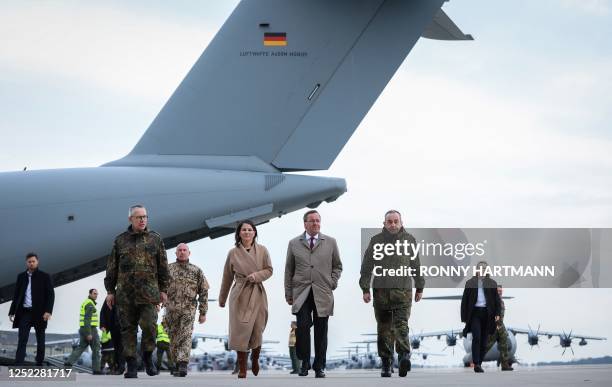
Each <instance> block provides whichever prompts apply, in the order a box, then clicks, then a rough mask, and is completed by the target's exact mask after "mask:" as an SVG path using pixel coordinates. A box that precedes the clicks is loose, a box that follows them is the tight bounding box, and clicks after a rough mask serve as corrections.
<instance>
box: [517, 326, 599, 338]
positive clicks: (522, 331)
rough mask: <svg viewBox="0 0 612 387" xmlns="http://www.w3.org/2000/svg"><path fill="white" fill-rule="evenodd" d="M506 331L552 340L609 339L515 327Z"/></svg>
mask: <svg viewBox="0 0 612 387" xmlns="http://www.w3.org/2000/svg"><path fill="white" fill-rule="evenodd" d="M506 329H507V330H508V331H510V332H512V333H514V334H525V335H528V334H537V335H538V336H547V337H548V338H551V337H553V336H557V337H567V336H570V337H572V338H575V339H585V340H607V338H605V337H599V336H587V335H581V334H578V333H574V332H571V331H570V332H551V331H540V330H538V331H534V330H532V329H525V328H515V327H506Z"/></svg>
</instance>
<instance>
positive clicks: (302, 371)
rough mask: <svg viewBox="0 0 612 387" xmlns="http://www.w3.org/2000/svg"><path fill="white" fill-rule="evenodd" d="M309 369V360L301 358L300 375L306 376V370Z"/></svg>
mask: <svg viewBox="0 0 612 387" xmlns="http://www.w3.org/2000/svg"><path fill="white" fill-rule="evenodd" d="M309 369H310V362H308V360H302V367H301V368H300V373H299V374H298V375H300V376H308V370H309Z"/></svg>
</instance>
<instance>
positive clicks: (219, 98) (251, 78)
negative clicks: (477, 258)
mask: <svg viewBox="0 0 612 387" xmlns="http://www.w3.org/2000/svg"><path fill="white" fill-rule="evenodd" d="M444 2H445V0H411V1H404V0H334V1H329V0H300V1H286V0H260V1H242V2H240V3H239V4H238V6H237V7H236V9H235V10H234V11H233V13H232V14H231V15H230V16H229V18H228V19H227V21H226V22H225V24H224V25H223V26H222V27H221V29H220V30H219V32H218V33H217V35H216V36H215V37H214V39H213V40H212V41H211V42H210V44H209V45H208V47H207V48H206V50H205V51H204V53H203V54H202V56H201V57H200V58H199V59H198V60H197V62H196V63H195V65H194V66H193V68H192V69H191V71H189V73H188V74H187V76H186V77H185V79H184V80H183V81H182V82H181V84H180V85H179V86H178V88H177V89H176V91H175V92H174V94H173V95H172V96H171V97H170V99H169V100H168V101H167V103H166V104H165V106H164V107H163V108H162V109H161V111H160V112H159V114H158V115H157V117H155V119H154V120H153V122H152V123H151V125H150V126H149V128H148V129H147V131H146V132H145V133H144V135H143V136H142V137H141V139H140V140H139V141H138V143H137V144H136V146H135V147H134V148H133V149H132V151H131V152H130V153H129V154H128V155H127V156H125V157H123V158H121V159H119V160H115V161H112V162H109V163H106V164H104V165H102V166H100V167H97V168H74V169H56V170H39V171H32V170H25V171H18V172H6V173H0V251H2V255H1V260H0V263H1V264H2V268H3V270H2V272H1V273H0V302H6V301H8V300H10V299H11V297H12V292H13V287H14V283H13V281H14V280H15V274H16V273H17V272H20V271H22V270H23V258H24V255H25V254H26V253H27V252H28V251H36V252H37V253H39V254H40V256H41V258H42V259H44V262H45V264H44V269H45V270H46V271H48V272H49V273H50V274H52V275H53V280H54V284H55V286H60V285H64V284H67V283H70V282H72V281H75V280H78V279H80V278H84V277H87V276H90V275H92V274H95V273H99V272H100V271H103V270H104V269H105V267H106V260H107V256H108V254H109V253H110V250H111V243H112V240H113V238H114V236H115V235H117V234H119V233H120V232H122V231H123V229H124V227H125V226H126V225H127V224H126V222H125V220H126V217H127V211H128V208H129V207H130V206H131V205H134V204H137V203H141V204H144V205H145V206H146V207H147V208H148V210H149V215H150V216H151V222H150V224H151V226H152V228H154V229H155V230H156V231H158V232H159V233H160V234H161V235H162V236H163V237H164V242H165V245H166V247H167V248H172V247H175V246H176V245H177V244H178V243H180V242H191V241H195V240H198V239H202V238H205V237H210V238H217V237H220V236H223V235H227V234H230V233H232V232H233V227H234V226H235V224H236V222H237V221H239V220H241V219H244V218H249V219H251V220H253V221H254V222H255V223H256V224H262V223H265V222H268V221H269V220H271V219H273V218H276V217H280V216H283V215H285V214H288V213H290V212H292V211H297V210H300V209H302V208H304V207H309V208H315V207H317V206H318V205H319V204H320V203H322V202H333V201H334V200H336V199H337V198H338V197H339V196H340V195H342V194H343V193H344V192H346V182H345V181H344V179H340V178H325V177H317V176H305V175H297V174H290V173H289V172H298V171H315V170H325V169H328V168H329V167H330V165H331V164H332V162H333V161H334V160H335V158H336V157H337V156H338V154H339V152H340V151H341V150H342V148H343V146H344V144H346V142H347V141H348V139H349V138H350V136H351V135H352V134H353V132H354V131H355V129H356V128H357V126H359V123H360V122H361V120H362V119H363V118H364V117H365V115H366V114H367V112H368V111H369V109H370V108H371V106H372V105H373V104H374V102H375V101H376V99H377V98H378V96H379V95H380V93H381V92H382V90H383V89H384V88H385V86H386V85H387V83H388V82H389V80H390V79H391V77H392V76H393V75H394V73H395V71H396V70H397V69H398V67H399V66H400V65H401V64H402V62H403V61H404V59H405V58H406V56H407V55H408V53H409V52H410V51H411V49H412V47H413V46H414V45H415V44H416V42H417V41H418V40H419V38H420V37H421V36H424V37H426V38H431V39H443V40H470V39H472V37H471V36H470V35H465V34H463V33H462V32H461V31H460V30H459V28H457V26H456V25H455V24H454V23H453V22H452V21H451V20H450V18H449V17H448V16H447V15H446V14H445V13H444V11H442V10H441V7H442V4H443V3H444ZM109 141H112V139H109ZM33 145H36V144H34V143H33ZM38 145H42V144H38Z"/></svg>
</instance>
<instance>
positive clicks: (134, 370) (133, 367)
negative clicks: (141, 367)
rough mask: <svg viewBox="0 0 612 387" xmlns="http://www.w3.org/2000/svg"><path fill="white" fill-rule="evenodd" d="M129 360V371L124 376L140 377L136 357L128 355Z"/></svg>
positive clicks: (127, 359)
mask: <svg viewBox="0 0 612 387" xmlns="http://www.w3.org/2000/svg"><path fill="white" fill-rule="evenodd" d="M125 360H126V362H127V372H126V373H125V374H124V375H123V377H124V378H128V379H130V378H137V377H138V363H136V358H133V357H127V358H125Z"/></svg>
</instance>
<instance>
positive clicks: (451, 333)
mask: <svg viewBox="0 0 612 387" xmlns="http://www.w3.org/2000/svg"><path fill="white" fill-rule="evenodd" d="M461 297H462V296H461V295H449V296H433V297H423V299H424V300H461ZM502 298H503V299H512V298H514V297H508V296H502ZM528 327H529V329H524V328H514V327H511V326H508V325H506V331H507V332H508V353H509V356H510V365H512V364H513V363H516V361H517V360H516V357H515V356H514V355H515V353H516V350H517V342H516V337H515V336H516V335H517V334H526V335H527V343H528V344H529V345H530V346H531V347H533V346H534V345H538V341H539V338H540V336H547V337H548V338H549V339H550V338H552V337H553V336H558V337H559V345H560V346H561V347H562V348H563V352H562V354H565V351H566V350H567V348H570V349H571V351H572V353H574V350H573V348H572V347H571V345H572V340H573V339H581V340H580V342H579V343H578V345H580V346H585V345H587V340H606V338H605V337H597V336H585V335H582V334H576V333H572V331H570V333H569V334H566V333H565V332H562V333H559V332H548V331H540V327H539V326H538V329H537V330H536V331H535V332H534V331H533V330H532V329H531V327H530V326H528ZM462 333H463V328H456V329H451V330H446V331H438V332H427V333H420V334H419V335H418V336H419V338H418V342H419V343H420V341H421V340H422V339H423V338H426V337H437V338H438V340H439V339H440V338H441V337H442V336H445V339H446V346H447V347H451V348H453V351H454V347H455V345H457V339H461V338H463V337H462ZM463 348H464V350H465V356H464V357H463V365H464V366H465V367H469V366H470V365H471V363H472V334H471V333H468V335H467V337H465V338H463ZM445 349H446V348H445ZM483 361H485V362H488V361H496V362H497V363H498V364H499V361H500V354H499V350H498V348H497V343H495V344H493V346H492V347H491V349H490V350H489V351H488V352H487V353H486V355H485V357H484V359H483Z"/></svg>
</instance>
